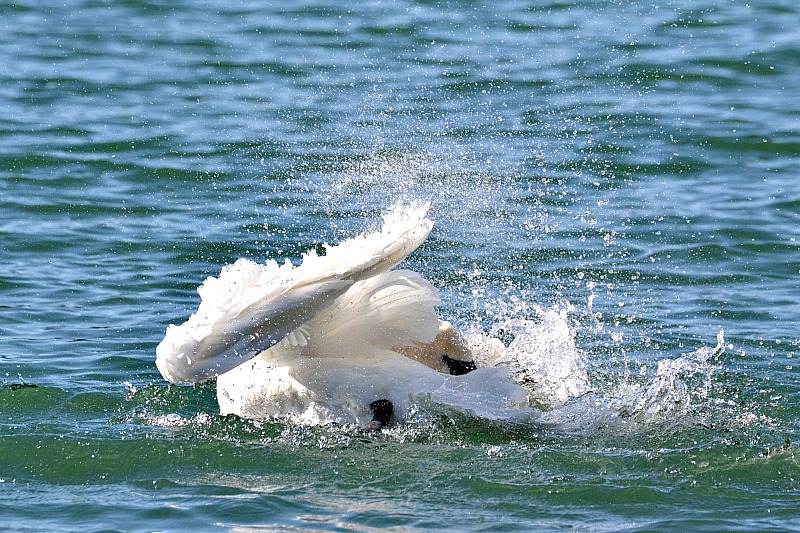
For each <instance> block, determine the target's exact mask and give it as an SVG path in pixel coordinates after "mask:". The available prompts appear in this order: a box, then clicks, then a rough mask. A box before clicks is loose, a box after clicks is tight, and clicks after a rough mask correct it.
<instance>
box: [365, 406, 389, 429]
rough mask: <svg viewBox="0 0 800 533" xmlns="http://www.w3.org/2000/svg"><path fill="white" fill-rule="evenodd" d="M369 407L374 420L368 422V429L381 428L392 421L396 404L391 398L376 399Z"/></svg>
mask: <svg viewBox="0 0 800 533" xmlns="http://www.w3.org/2000/svg"><path fill="white" fill-rule="evenodd" d="M369 408H370V409H371V410H372V420H371V421H370V423H369V424H367V429H372V430H379V429H381V428H384V427H386V426H388V425H389V422H391V421H392V412H393V411H394V405H392V402H390V401H389V400H375V401H374V402H372V403H371V404H369Z"/></svg>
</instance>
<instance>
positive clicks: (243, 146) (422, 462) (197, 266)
mask: <svg viewBox="0 0 800 533" xmlns="http://www.w3.org/2000/svg"><path fill="white" fill-rule="evenodd" d="M799 27H800V7H799V6H798V4H797V3H796V2H793V1H789V0H766V1H758V0H751V1H750V2H749V3H748V2H744V1H740V0H710V1H706V2H695V1H688V0H685V1H680V0H675V1H666V2H616V1H610V0H593V1H577V0H565V1H559V2H554V1H543V2H520V1H501V2H495V3H485V4H484V3H480V2H469V1H465V2H455V1H454V2H438V3H437V2H408V1H397V2H363V3H359V2H342V3H338V4H332V3H325V2H317V1H309V2H298V3H288V2H287V3H282V4H277V5H275V4H269V3H261V2H213V1H208V2H182V1H176V2H166V1H164V2H161V1H149V0H128V1H120V2H106V1H100V0H98V1H84V0H79V1H72V0H66V1H62V2H51V1H41V2H33V1H25V2H13V3H10V2H0V254H1V255H0V258H1V259H0V265H2V268H0V380H1V381H0V523H1V524H2V527H3V529H6V530H11V531H45V530H46V531H95V530H120V531H150V530H170V531H197V530H204V531H205V530H230V529H234V528H239V527H240V528H243V529H248V528H252V529H256V530H258V529H265V530H295V529H301V530H306V529H308V530H325V531H328V530H339V531H341V530H347V531H349V530H369V529H371V528H386V527H391V528H396V529H398V530H418V529H419V530H424V529H448V530H450V529H461V530H502V531H511V530H525V531H529V530H536V529H543V530H561V529H566V530H588V531H603V530H613V531H638V530H674V529H683V530H687V531H689V530H691V531H695V530H713V531H719V530H744V531H755V530H759V531H767V530H776V531H777V530H797V529H798V528H800V466H799V465H798V451H797V447H798V445H799V444H800V426H799V421H800V405H798V401H799V400H800V384H799V382H798V368H797V365H796V359H797V357H798V346H799V345H800V332H799V331H798V319H797V317H798V313H799V312H800V305H798V300H800V250H798V243H797V241H796V239H797V237H798V225H799V224H800V185H799V184H800V181H798V179H799V177H800V39H798V36H797V28H799ZM414 198H422V199H427V200H431V201H432V202H433V207H432V212H431V217H432V218H433V219H435V220H436V222H437V225H436V228H435V229H434V232H433V234H432V236H431V239H430V241H429V242H428V243H426V244H425V245H424V246H423V247H422V248H421V249H420V250H419V251H418V252H417V253H415V254H414V255H413V256H412V257H411V259H410V260H409V261H408V263H407V266H409V267H411V268H414V269H415V270H418V271H420V272H421V273H422V274H423V275H425V276H426V277H427V278H428V279H430V280H431V281H432V282H433V283H434V284H435V285H436V286H437V287H438V288H439V289H440V291H441V293H442V298H443V303H442V307H441V309H440V313H441V314H442V315H443V316H444V317H446V318H448V319H450V320H451V321H453V322H455V323H456V324H457V325H459V326H461V327H467V326H469V325H477V326H478V327H481V328H484V329H486V330H487V331H488V330H489V329H491V328H492V327H493V326H494V325H496V324H497V323H499V322H502V321H504V320H507V319H514V318H525V317H529V318H532V319H536V318H537V317H540V316H541V311H539V310H538V308H537V306H538V307H540V308H541V309H555V310H563V311H565V312H566V315H567V316H568V320H569V324H570V326H571V328H572V331H573V332H574V336H575V338H574V343H575V346H576V347H577V349H578V350H579V351H580V354H581V360H582V361H583V363H584V364H585V365H586V367H587V369H588V372H589V376H590V378H591V382H592V385H593V387H594V388H595V389H596V390H597V391H600V392H601V393H602V394H600V395H599V396H598V398H599V400H598V401H599V402H601V403H603V402H606V403H610V402H611V401H612V399H613V398H618V397H621V396H624V395H625V394H626V393H629V392H630V391H631V390H635V388H636V387H637V386H639V385H641V384H642V383H646V382H647V381H648V380H652V379H653V378H654V377H656V376H658V375H660V374H659V366H658V365H659V361H662V362H663V361H679V360H683V359H681V358H682V357H688V356H687V354H693V353H696V351H697V350H698V349H703V348H704V347H713V346H714V345H715V344H716V340H715V337H716V336H717V334H718V333H719V331H720V330H724V335H725V343H726V344H729V345H730V347H728V348H727V349H726V350H725V352H724V353H723V354H721V355H719V356H715V358H714V359H713V361H712V363H713V364H711V365H710V366H708V367H703V368H702V369H697V368H694V369H689V370H687V371H686V372H684V373H681V374H680V375H677V376H675V378H676V380H677V381H676V382H674V383H670V387H672V388H671V389H670V390H671V391H673V392H676V393H680V392H682V391H683V392H685V398H688V403H686V402H684V403H680V402H678V403H680V405H673V404H675V403H676V402H674V401H672V400H671V399H670V398H671V397H670V398H664V399H663V402H662V403H659V404H657V405H658V406H659V407H661V409H660V410H656V411H653V412H648V413H645V414H644V415H642V416H633V417H630V418H628V419H626V420H621V421H617V423H614V424H607V425H605V424H600V425H599V426H593V427H591V428H589V427H588V426H587V427H586V428H583V429H581V427H577V428H576V427H571V428H570V429H569V430H566V429H563V428H562V429H559V428H549V427H536V426H522V427H517V426H514V427H508V426H502V425H497V424H492V423H488V422H484V421H481V420H477V419H471V418H470V417H468V416H455V415H447V414H442V413H424V412H420V413H419V415H418V416H417V417H415V418H413V419H412V420H408V421H405V422H403V423H402V424H399V425H398V426H397V427H395V428H393V429H392V430H391V431H386V432H384V433H382V434H379V435H368V434H365V433H363V432H361V431H359V430H357V429H354V428H336V427H333V428H302V427H296V426H292V425H290V424H282V423H279V422H275V423H259V422H253V421H246V420H240V419H236V418H234V417H221V416H220V415H219V414H218V409H217V405H216V401H215V398H214V385H213V383H210V384H204V385H200V386H196V387H175V386H172V387H170V386H167V384H166V382H164V381H163V380H162V379H161V376H160V375H159V374H158V371H157V370H156V368H155V364H154V358H155V353H154V351H155V346H156V344H157V343H158V342H159V341H160V340H161V338H162V336H163V334H164V331H165V328H166V326H167V325H168V324H170V323H180V322H183V321H184V320H186V318H187V317H188V316H189V314H190V313H192V312H193V311H194V310H195V309H196V307H197V303H198V300H199V298H198V296H197V294H196V292H195V289H196V287H197V285H198V284H199V283H200V282H201V281H202V280H203V279H204V278H205V277H206V276H209V275H216V274H217V273H218V272H219V270H220V268H221V267H222V266H223V265H225V264H227V263H231V262H233V261H234V260H235V259H237V258H239V257H249V258H252V259H255V260H259V261H263V260H265V259H267V258H287V257H288V258H291V259H295V260H296V259H297V258H298V257H299V255H300V253H301V252H303V251H305V250H306V249H308V248H311V247H318V246H319V245H320V244H321V243H323V242H326V241H327V242H336V241H338V240H340V239H342V238H346V237H348V236H351V235H353V234H355V233H356V232H358V231H361V230H364V229H366V228H370V227H374V224H375V222H376V220H377V218H378V214H379V213H380V212H381V211H382V210H384V209H386V208H388V207H390V206H391V205H393V204H394V203H395V202H397V201H399V200H403V199H414ZM645 415H646V416H645ZM578 418H579V419H580V416H579V417H578Z"/></svg>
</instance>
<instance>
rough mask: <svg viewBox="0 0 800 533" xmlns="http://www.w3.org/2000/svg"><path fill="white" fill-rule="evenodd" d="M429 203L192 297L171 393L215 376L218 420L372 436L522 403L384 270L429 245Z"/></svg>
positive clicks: (243, 263) (425, 302)
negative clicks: (340, 428) (410, 419)
mask: <svg viewBox="0 0 800 533" xmlns="http://www.w3.org/2000/svg"><path fill="white" fill-rule="evenodd" d="M428 208H429V204H428V203H422V202H416V203H413V204H411V205H409V206H405V207H398V208H395V209H394V210H392V211H390V212H388V213H386V214H385V215H384V223H383V227H382V229H381V230H380V231H378V232H374V233H370V234H365V235H360V236H357V237H355V238H353V239H349V240H347V241H344V242H342V243H340V244H339V245H338V246H327V245H326V246H325V249H326V254H325V255H324V256H318V255H317V254H316V253H315V252H314V251H310V252H308V253H307V254H306V255H305V256H304V257H303V261H302V264H300V265H299V266H293V265H292V264H291V263H289V262H288V261H287V262H286V263H285V264H284V265H281V266H279V265H278V264H277V263H276V262H275V261H269V262H267V263H266V264H264V265H260V264H257V263H254V262H252V261H248V260H245V259H240V260H238V261H237V262H236V263H234V264H233V265H229V266H226V267H225V268H223V270H222V272H221V274H220V276H219V278H213V277H210V278H208V279H207V280H206V281H205V282H204V283H203V284H202V285H201V286H200V287H199V289H198V292H199V293H200V296H201V302H200V306H199V308H198V310H197V312H196V313H195V314H193V315H192V316H191V317H190V318H189V320H188V321H187V322H185V323H184V324H182V325H181V326H174V325H170V326H169V327H168V329H167V333H166V335H165V337H164V339H163V341H162V342H161V343H160V344H159V345H158V347H157V349H156V355H157V357H156V364H157V366H158V369H159V370H160V371H161V374H162V375H163V376H164V378H165V379H167V380H168V381H170V382H173V383H181V382H201V381H205V380H207V379H209V378H211V377H214V376H218V377H217V400H218V402H219V406H220V411H221V412H222V414H236V415H239V416H243V417H247V418H260V419H266V418H273V417H289V418H294V419H295V420H297V421H300V422H303V423H309V424H317V423H327V422H332V421H336V422H342V423H353V422H355V423H360V424H363V423H367V422H372V423H373V424H377V425H378V426H380V425H382V424H385V423H387V422H388V421H389V419H390V418H402V417H403V416H405V415H406V414H407V413H408V409H409V407H410V406H411V405H412V404H413V403H414V402H418V401H431V402H436V403H440V404H444V405H448V406H451V407H455V408H457V409H461V410H467V411H471V412H473V413H475V414H477V415H479V416H486V417H490V418H498V417H505V416H504V413H507V412H508V411H509V410H512V411H513V410H515V409H520V408H524V407H526V406H527V404H528V399H527V394H526V391H525V390H524V389H523V388H522V387H520V386H519V385H517V384H516V383H515V382H514V381H513V380H512V379H511V378H510V377H509V376H508V372H507V370H506V369H504V368H478V369H476V367H475V363H474V361H473V357H472V353H471V352H470V350H469V348H467V346H466V343H465V342H464V341H463V339H462V338H461V336H460V335H459V334H458V333H457V332H456V331H455V330H454V329H453V327H452V326H451V325H450V324H448V323H446V322H441V321H440V320H439V319H438V318H437V316H436V313H435V307H436V305H437V304H438V303H439V295H438V291H437V290H436V289H435V288H434V287H433V286H432V285H431V284H430V283H429V282H427V281H426V280H424V279H423V278H422V277H421V276H420V275H419V274H417V273H414V272H411V271H408V270H391V269H392V268H393V267H394V266H396V265H397V264H398V263H399V262H401V261H402V260H403V259H405V258H406V257H407V256H408V255H409V254H411V253H412V252H413V251H414V250H416V249H417V248H418V247H419V246H420V245H421V244H422V243H423V242H424V241H425V239H426V238H427V236H428V234H429V233H430V231H431V229H432V227H433V222H432V221H431V220H429V219H427V218H426V215H427V211H428Z"/></svg>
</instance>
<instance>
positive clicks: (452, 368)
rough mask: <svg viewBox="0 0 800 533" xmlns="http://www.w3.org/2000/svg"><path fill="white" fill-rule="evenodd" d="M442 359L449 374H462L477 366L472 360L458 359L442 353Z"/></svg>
mask: <svg viewBox="0 0 800 533" xmlns="http://www.w3.org/2000/svg"><path fill="white" fill-rule="evenodd" d="M442 361H444V364H446V365H447V370H448V371H449V372H450V375H451V376H463V375H464V374H469V373H470V372H472V371H473V370H475V369H476V368H478V367H477V366H475V363H474V362H472V361H460V360H458V359H453V358H452V357H447V356H446V355H442Z"/></svg>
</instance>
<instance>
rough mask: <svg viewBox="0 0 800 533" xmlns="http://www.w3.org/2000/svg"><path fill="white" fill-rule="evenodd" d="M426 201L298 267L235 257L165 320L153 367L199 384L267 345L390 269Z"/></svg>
mask: <svg viewBox="0 0 800 533" xmlns="http://www.w3.org/2000/svg"><path fill="white" fill-rule="evenodd" d="M429 207H430V204H429V203H425V202H415V203H413V204H411V205H410V206H404V207H398V208H395V209H394V210H392V211H390V212H388V213H387V214H385V215H384V217H383V218H384V223H383V227H382V228H381V231H378V232H375V233H370V234H365V235H359V236H357V237H355V238H353V239H349V240H347V241H344V242H342V243H340V244H339V245H338V246H325V249H326V255H324V256H318V255H317V254H316V253H315V252H314V251H313V250H312V251H310V252H309V253H307V254H306V255H304V256H303V262H302V264H300V265H299V266H296V267H295V266H293V265H292V264H291V263H289V262H288V261H287V262H286V263H284V264H283V265H280V266H279V265H278V264H277V263H276V262H275V261H268V262H267V263H266V264H264V265H259V264H257V263H254V262H253V261H249V260H246V259H240V260H238V261H236V263H234V264H233V265H229V266H226V267H225V268H223V269H222V272H221V273H220V276H219V278H213V277H210V278H208V279H207V280H206V281H205V282H204V283H203V284H202V285H201V286H200V287H199V288H198V293H199V294H200V296H201V302H200V306H199V307H198V309H197V312H196V313H195V314H193V315H192V316H191V317H189V320H188V321H186V322H185V323H183V324H182V325H180V326H175V325H170V326H169V327H168V328H167V333H166V335H165V336H164V339H163V340H162V341H161V343H160V344H159V345H158V347H157V348H156V365H157V366H158V369H159V370H160V371H161V375H162V376H164V378H165V379H167V380H168V381H171V382H173V383H181V382H201V381H205V380H207V379H209V378H211V377H213V376H216V375H219V374H220V373H223V372H226V371H228V370H230V369H232V368H234V367H236V366H238V365H240V364H241V363H243V362H244V361H247V360H248V359H251V358H252V357H255V356H256V355H257V354H258V353H259V352H261V351H263V350H265V349H267V348H269V347H271V346H273V345H274V344H276V343H277V342H279V341H280V340H281V339H282V338H284V337H285V336H286V335H288V334H289V333H291V332H292V331H293V330H295V329H297V328H298V327H300V326H301V325H302V324H304V323H305V322H307V321H309V320H311V319H313V318H314V317H315V316H316V315H317V314H319V313H320V312H321V311H322V310H324V309H325V308H327V307H329V306H330V305H331V303H332V302H333V300H334V299H336V298H337V297H339V296H340V295H342V294H344V293H345V292H346V291H347V290H348V289H349V288H350V287H351V286H352V285H353V283H355V282H356V281H359V280H366V279H368V278H370V277H372V276H375V275H376V274H379V273H381V272H385V271H387V270H389V269H391V268H392V267H394V266H396V265H397V264H398V263H399V262H401V261H402V260H403V259H405V258H406V257H407V256H408V255H409V254H411V253H412V252H413V251H414V250H416V249H417V248H418V247H419V246H420V245H421V244H422V243H423V242H424V241H425V239H426V238H427V236H428V234H429V233H430V231H431V229H432V228H433V222H432V221H431V220H429V219H427V218H426V214H427V211H428V208H429Z"/></svg>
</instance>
